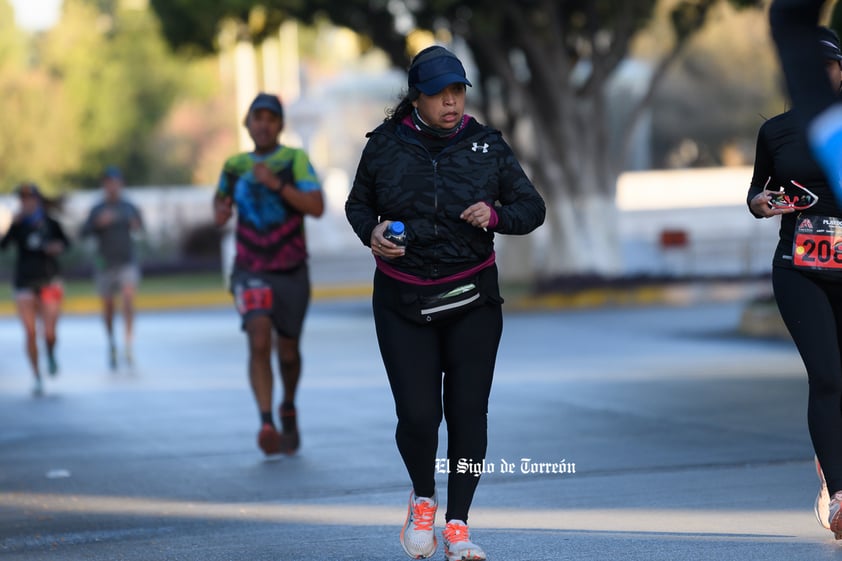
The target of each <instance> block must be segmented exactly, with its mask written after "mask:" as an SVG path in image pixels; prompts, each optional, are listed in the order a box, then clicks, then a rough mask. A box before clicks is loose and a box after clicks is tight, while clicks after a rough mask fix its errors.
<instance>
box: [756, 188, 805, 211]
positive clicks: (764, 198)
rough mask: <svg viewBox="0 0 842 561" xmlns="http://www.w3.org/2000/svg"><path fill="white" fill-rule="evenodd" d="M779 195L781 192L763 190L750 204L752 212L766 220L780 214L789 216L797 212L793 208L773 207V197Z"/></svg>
mask: <svg viewBox="0 0 842 561" xmlns="http://www.w3.org/2000/svg"><path fill="white" fill-rule="evenodd" d="M777 194H779V191H770V190H768V189H763V191H761V192H760V193H758V194H757V195H755V196H754V198H753V199H751V202H750V203H749V206H750V207H751V210H752V212H754V214H756V215H758V216H762V217H764V218H770V217H772V216H778V215H779V214H789V213H790V212H795V209H794V208H792V207H780V206H772V204H771V202H772V197H773V196H774V195H777Z"/></svg>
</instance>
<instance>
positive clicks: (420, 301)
mask: <svg viewBox="0 0 842 561" xmlns="http://www.w3.org/2000/svg"><path fill="white" fill-rule="evenodd" d="M381 279H382V280H383V281H384V282H385V283H386V284H388V285H389V287H390V288H387V289H386V290H387V292H389V293H391V294H392V297H388V296H387V297H386V300H385V302H391V304H387V305H389V307H391V308H392V309H394V310H395V311H397V312H398V313H399V314H400V315H401V316H403V317H404V318H406V319H408V320H410V321H412V322H413V323H420V324H430V323H433V322H437V321H443V320H447V319H450V318H455V317H458V316H460V315H462V314H464V313H465V312H467V311H469V310H473V309H475V308H479V307H480V306H484V305H486V304H489V303H496V304H502V302H503V299H502V298H501V297H500V288H499V286H498V283H497V267H496V266H491V267H488V268H487V269H483V270H482V271H480V272H479V273H477V274H476V275H474V276H471V277H468V278H464V279H461V280H457V281H452V282H447V283H443V284H436V285H430V286H418V285H411V284H406V283H402V282H399V281H395V280H393V279H389V278H388V277H386V276H385V275H383V276H382V277H381ZM384 288H386V287H384ZM393 291H394V292H393Z"/></svg>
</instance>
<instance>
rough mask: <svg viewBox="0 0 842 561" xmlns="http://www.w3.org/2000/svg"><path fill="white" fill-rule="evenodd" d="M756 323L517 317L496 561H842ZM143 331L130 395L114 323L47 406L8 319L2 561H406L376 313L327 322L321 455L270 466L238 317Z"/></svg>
mask: <svg viewBox="0 0 842 561" xmlns="http://www.w3.org/2000/svg"><path fill="white" fill-rule="evenodd" d="M741 310H742V305H741V304H740V303H739V302H733V303H728V302H726V303H711V302H706V303H702V304H694V305H687V306H673V307H645V308H643V307H636V308H619V309H607V308H606V309H597V310H579V311H569V310H567V311H566V310H556V311H532V312H520V313H509V314H507V317H506V323H505V330H504V334H503V342H502V346H501V350H500V356H499V360H498V368H497V372H496V379H495V385H494V389H493V393H492V400H491V404H490V416H489V431H490V445H489V452H488V458H487V464H486V466H487V467H486V469H487V473H485V475H484V476H483V479H482V481H481V482H480V486H479V489H478V492H477V495H476V498H475V501H474V508H473V509H472V511H471V519H470V523H471V527H472V534H473V537H474V538H475V541H476V542H478V543H479V544H480V545H482V546H483V547H484V548H485V549H486V551H487V552H488V555H489V559H491V560H500V561H541V560H564V559H576V560H582V559H584V560H606V559H631V560H646V561H652V560H669V561H677V560H684V559H687V560H691V559H716V560H730V559H733V560H741V561H745V560H753V559H757V560H761V559H762V560H764V561H768V560H776V559H781V560H787V561H791V560H822V559H837V558H838V557H840V556H842V549H840V547H842V544H837V543H836V542H835V541H834V540H833V539H832V536H831V535H830V533H829V532H827V531H826V530H823V529H822V528H820V527H819V526H818V524H817V523H816V521H815V519H814V517H813V514H812V503H813V499H814V497H815V492H816V486H817V482H816V477H815V473H814V471H813V467H812V452H811V447H810V443H809V439H808V435H807V430H806V420H805V418H806V414H805V408H806V382H805V379H804V374H803V368H802V366H801V364H800V361H799V359H798V356H797V354H796V352H795V349H794V347H793V346H792V344H791V343H789V342H786V341H781V340H759V339H750V338H746V337H742V336H740V335H738V334H737V332H736V327H737V324H738V321H739V316H740V313H741ZM137 327H138V329H137V331H138V333H137V344H136V359H137V360H136V365H135V366H134V367H133V368H127V367H125V366H122V367H121V369H120V370H119V371H118V372H116V373H112V372H110V371H109V370H108V369H107V367H106V356H105V344H104V337H103V334H102V328H101V325H100V323H99V320H98V318H97V317H96V316H94V315H68V316H66V317H64V318H63V319H62V323H61V326H60V347H59V360H60V364H61V372H60V375H59V376H58V378H56V379H55V380H47V391H46V395H45V396H44V397H42V398H34V397H32V396H31V395H30V393H29V390H30V386H31V380H30V377H29V374H28V370H27V368H26V364H25V362H24V360H23V352H22V343H21V341H22V337H21V333H20V328H19V326H18V323H17V320H16V319H14V318H10V317H5V318H0V346H2V351H3V352H2V361H0V558H2V559H3V560H4V561H5V560H9V561H17V560H27V561H38V560H42V559H43V560H47V559H50V560H53V559H61V560H64V561H71V560H87V561H91V560H108V561H117V560H131V561H135V560H137V561H150V560H156V561H157V560H177V561H194V560H195V561H214V560H224V561H240V560H243V561H244V560H249V561H261V560H267V561H268V560H273V561H309V560H355V561H356V560H377V561H380V560H383V561H385V560H398V559H406V557H405V555H404V554H403V551H402V550H401V548H400V545H399V543H398V532H399V530H400V526H401V524H402V523H403V519H404V516H405V508H406V504H405V502H406V499H407V495H408V492H409V486H408V479H407V477H406V474H405V471H404V469H403V466H402V464H401V461H400V458H399V456H398V453H397V450H396V448H395V445H394V440H393V435H394V409H393V405H392V402H391V397H390V394H389V391H388V387H387V384H386V380H385V376H384V373H383V368H382V364H381V362H380V358H379V354H378V352H377V348H376V343H375V340H374V333H373V326H372V322H371V314H370V310H369V307H368V303H367V302H366V301H365V300H349V301H333V302H316V303H314V305H313V306H312V308H311V313H310V315H309V317H308V321H307V325H306V332H305V336H304V340H303V347H304V361H305V362H304V377H303V380H302V386H301V390H300V396H299V415H300V424H301V428H302V440H303V446H302V449H301V451H300V453H299V454H298V455H297V456H294V457H283V458H280V459H273V460H267V459H265V458H264V457H263V456H262V455H261V453H260V452H259V450H258V449H257V447H256V445H255V436H256V431H257V428H258V417H257V413H256V411H255V408H254V405H253V402H252V398H251V394H250V392H249V390H248V386H247V381H246V374H245V356H246V355H245V340H244V337H243V335H242V334H241V333H240V331H239V329H238V318H237V317H236V315H235V314H234V312H233V310H231V309H229V308H228V307H225V308H220V309H208V310H200V311H191V312H178V311H171V312H154V313H153V312H146V313H143V314H142V315H141V316H140V317H139V319H138V326H137ZM441 441H442V450H443V449H444V444H445V438H444V433H443V434H442V439H441ZM440 456H443V454H440ZM525 459H528V460H525ZM542 464H545V466H544V468H545V469H547V468H548V467H549V469H552V466H553V465H555V466H562V468H561V469H562V470H563V471H565V472H566V473H563V474H559V473H535V472H533V471H532V470H539V469H540V467H541V465H542ZM504 467H505V468H506V470H505V472H501V471H502V470H503V468H504ZM492 469H493V470H494V471H493V472H491V470H492ZM574 470H575V473H574ZM437 477H438V478H439V479H440V482H441V483H442V485H441V486H440V493H441V499H442V502H444V501H445V500H446V497H445V496H444V494H445V493H444V489H445V487H444V485H443V483H444V481H445V479H444V478H445V475H444V474H439V475H438V476H437ZM443 513H444V509H440V511H439V517H440V519H439V522H440V525H441V517H442V516H443ZM435 558H436V559H441V558H443V554H442V553H441V547H440V548H439V551H438V552H437V554H436V556H435Z"/></svg>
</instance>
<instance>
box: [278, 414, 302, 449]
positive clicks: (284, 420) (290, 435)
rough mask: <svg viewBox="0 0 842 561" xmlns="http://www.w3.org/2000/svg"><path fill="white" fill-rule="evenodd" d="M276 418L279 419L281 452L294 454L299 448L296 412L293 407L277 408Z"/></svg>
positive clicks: (299, 439) (299, 440)
mask: <svg viewBox="0 0 842 561" xmlns="http://www.w3.org/2000/svg"><path fill="white" fill-rule="evenodd" d="M278 417H280V419H281V452H283V453H284V454H295V453H296V452H297V451H298V449H299V448H300V447H301V435H300V434H299V432H298V411H296V409H295V406H294V405H292V406H289V407H287V406H285V405H284V404H283V403H282V404H281V405H280V406H279V407H278Z"/></svg>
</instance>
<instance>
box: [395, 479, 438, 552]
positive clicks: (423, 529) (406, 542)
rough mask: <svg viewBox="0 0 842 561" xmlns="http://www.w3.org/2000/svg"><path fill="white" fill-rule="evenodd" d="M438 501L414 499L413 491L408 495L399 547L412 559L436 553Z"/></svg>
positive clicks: (424, 498) (421, 498)
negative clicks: (434, 526) (435, 526)
mask: <svg viewBox="0 0 842 561" xmlns="http://www.w3.org/2000/svg"><path fill="white" fill-rule="evenodd" d="M438 506H439V505H438V501H437V500H436V497H435V495H433V497H432V498H429V499H428V498H426V497H416V496H415V491H414V490H413V491H412V492H410V493H409V508H408V509H407V512H406V522H404V525H403V528H402V529H401V546H402V547H403V550H404V551H405V552H406V554H407V555H409V556H410V557H412V558H413V559H426V558H428V557H432V556H433V554H434V553H435V552H436V546H437V545H438V542H437V541H436V531H435V529H434V528H433V525H434V524H435V522H436V510H437V509H438Z"/></svg>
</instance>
